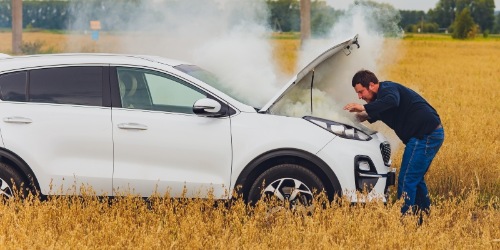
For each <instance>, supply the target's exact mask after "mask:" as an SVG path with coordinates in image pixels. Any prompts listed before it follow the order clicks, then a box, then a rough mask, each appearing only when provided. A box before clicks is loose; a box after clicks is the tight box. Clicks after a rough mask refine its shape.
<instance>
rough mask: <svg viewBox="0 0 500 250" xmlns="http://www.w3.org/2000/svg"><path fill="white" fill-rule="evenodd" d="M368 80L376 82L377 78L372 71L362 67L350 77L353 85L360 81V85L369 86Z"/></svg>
mask: <svg viewBox="0 0 500 250" xmlns="http://www.w3.org/2000/svg"><path fill="white" fill-rule="evenodd" d="M370 82H373V83H375V84H378V79H377V76H375V74H374V73H373V72H371V71H369V70H366V69H362V70H360V71H358V72H356V74H354V76H353V77H352V86H353V87H354V86H356V84H358V83H360V84H361V86H363V87H365V88H368V86H370Z"/></svg>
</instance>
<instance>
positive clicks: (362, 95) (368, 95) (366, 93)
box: [354, 83, 376, 103]
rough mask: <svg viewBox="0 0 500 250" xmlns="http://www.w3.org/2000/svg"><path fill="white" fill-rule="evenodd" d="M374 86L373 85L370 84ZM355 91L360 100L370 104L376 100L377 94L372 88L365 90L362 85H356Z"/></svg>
mask: <svg viewBox="0 0 500 250" xmlns="http://www.w3.org/2000/svg"><path fill="white" fill-rule="evenodd" d="M370 85H372V83H370ZM354 91H356V93H357V94H358V98H359V99H363V100H365V102H366V103H370V102H372V101H374V100H375V95H376V93H375V92H373V91H372V90H371V89H370V88H365V87H363V85H361V84H360V83H358V84H356V85H354Z"/></svg>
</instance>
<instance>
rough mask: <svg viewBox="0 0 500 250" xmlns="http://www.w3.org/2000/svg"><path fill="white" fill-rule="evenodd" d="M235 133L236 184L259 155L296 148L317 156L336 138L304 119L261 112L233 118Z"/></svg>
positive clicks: (232, 129) (234, 168)
mask: <svg viewBox="0 0 500 250" xmlns="http://www.w3.org/2000/svg"><path fill="white" fill-rule="evenodd" d="M231 131H232V143H233V155H234V157H233V158H234V163H233V173H232V176H231V180H233V181H232V185H234V181H235V180H236V179H237V178H238V175H239V173H241V171H242V170H243V169H244V168H245V167H246V166H247V165H248V164H249V163H250V162H252V161H253V160H254V159H256V158H257V157H258V156H259V155H262V154H264V153H266V152H269V151H273V150H279V149H296V150H301V151H305V152H308V153H310V154H313V155H315V154H316V153H317V152H318V151H320V150H321V148H323V147H324V146H325V145H326V144H327V143H328V142H329V141H331V140H333V138H334V137H335V135H334V134H332V133H329V132H328V131H326V130H324V129H321V128H319V127H317V126H316V125H314V124H312V123H310V122H308V121H306V120H304V119H298V118H294V117H286V116H274V115H268V114H259V113H241V114H239V115H237V116H233V117H232V118H231Z"/></svg>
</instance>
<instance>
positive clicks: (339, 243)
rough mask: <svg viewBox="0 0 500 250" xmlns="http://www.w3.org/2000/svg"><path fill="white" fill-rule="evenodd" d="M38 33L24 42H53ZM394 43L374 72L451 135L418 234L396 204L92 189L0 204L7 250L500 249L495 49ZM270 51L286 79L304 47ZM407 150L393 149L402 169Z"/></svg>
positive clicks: (1, 37) (282, 45) (282, 44)
mask: <svg viewBox="0 0 500 250" xmlns="http://www.w3.org/2000/svg"><path fill="white" fill-rule="evenodd" d="M9 35H10V34H8V33H7V34H6V33H0V52H9V50H10V47H9V46H10V43H9V42H6V41H5V37H7V36H9ZM32 35H33V36H32V37H31V36H29V35H28V34H26V36H25V37H26V38H29V39H32V41H35V40H37V39H38V40H41V39H42V40H43V39H45V38H43V37H45V36H47V35H43V36H40V37H39V36H37V35H36V34H32ZM48 36H49V37H50V39H54V40H45V41H46V44H47V46H54V47H56V46H57V43H58V42H60V41H62V40H63V39H66V38H64V36H63V35H56V34H49V35H48ZM8 39H10V37H9V38H8ZM85 39H87V38H85ZM52 41H55V42H54V45H52V44H53V42H52ZM87 42H88V41H83V42H82V43H84V44H87ZM394 42H395V41H393V40H392V41H391V40H389V41H387V46H388V47H390V48H393V43H394ZM399 43H400V44H399V46H397V48H398V50H397V51H396V52H397V54H398V56H397V57H395V58H394V57H391V60H393V61H391V62H390V63H386V64H384V65H387V66H385V68H383V70H382V71H381V72H377V73H378V75H379V76H381V77H380V78H382V79H388V80H393V81H396V82H400V83H403V84H404V85H407V86H409V87H411V88H413V89H415V90H417V91H418V92H420V93H421V94H422V95H423V96H424V97H425V98H426V99H427V100H428V101H429V102H430V103H431V104H432V105H433V106H434V107H435V108H436V109H437V110H438V112H439V114H440V116H441V119H442V122H443V125H444V127H445V133H446V139H445V142H444V145H443V147H442V148H441V150H440V152H439V153H438V155H437V156H436V158H435V160H434V162H433V164H432V166H431V169H430V172H429V173H428V174H427V177H426V179H427V182H428V185H429V189H430V192H431V195H432V198H433V202H434V203H433V208H432V209H433V211H432V215H431V216H430V217H429V218H426V220H425V223H424V224H423V225H422V226H420V227H418V226H416V218H413V217H406V218H401V217H400V213H399V209H400V205H401V204H400V203H399V202H394V203H393V202H389V203H388V204H387V205H384V204H381V203H369V204H366V205H355V206H350V205H346V204H345V203H342V202H340V204H344V205H339V203H333V204H331V206H328V207H326V208H321V209H320V208H319V207H318V206H317V207H316V208H315V211H314V213H312V214H311V215H306V214H304V213H301V212H294V211H291V210H287V209H282V210H277V211H274V212H269V211H268V209H267V208H266V206H265V205H264V204H260V205H258V206H256V207H255V208H251V207H247V206H245V205H244V204H243V203H242V202H241V201H236V202H234V203H232V204H231V205H230V206H228V205H226V204H220V203H219V202H217V201H214V200H211V199H208V200H196V199H195V200H184V199H179V200H173V199H160V198H159V197H151V198H150V200H149V201H144V200H143V199H140V198H137V197H134V196H130V195H129V196H125V197H121V198H116V199H113V200H110V199H107V198H100V199H99V198H97V197H95V196H92V192H91V191H87V194H88V195H85V196H83V197H74V196H62V197H52V198H49V199H48V200H46V201H43V202H41V201H39V200H38V199H28V200H25V201H19V200H8V201H6V202H3V203H2V202H0V228H2V232H0V246H1V247H0V248H5V249H12V248H14V249H18V248H39V249H45V248H52V249H54V248H120V249H121V248H131V247H137V248H153V249H155V248H156V249H159V248H162V249H163V248H175V249H193V248H195V249H199V248H208V249H213V248H216V249H220V248H225V249H234V248H239V249H250V248H252V249H254V248H257V249H259V248H286V249H302V248H305V249H330V248H335V249H336V248H348V249H351V248H375V249H382V248H384V249H385V248H396V249H401V248H423V249H448V248H458V249H499V248H500V208H499V204H500V201H499V196H500V164H499V162H500V161H499V160H498V157H499V156H500V149H499V144H500V131H499V129H498V127H499V122H498V121H499V118H500V116H499V108H500V105H499V104H500V101H499V99H498V98H499V91H498V86H497V83H498V82H500V57H499V56H498V55H500V42H499V41H498V40H480V41H452V40H450V39H447V38H431V39H428V38H426V37H415V38H413V39H405V40H402V41H399ZM5 44H7V45H5ZM89 44H90V45H85V46H89V47H88V48H89V49H88V51H92V49H93V47H92V44H91V43H89ZM273 44H274V46H275V57H276V61H277V63H278V64H279V65H280V68H281V69H282V71H284V72H285V73H291V72H293V70H294V69H295V61H296V58H297V50H298V48H299V42H298V40H295V39H276V40H273ZM57 48H59V47H57ZM60 49H61V50H65V48H63V47H61V48H60ZM346 84H348V83H346ZM353 94H354V92H353ZM402 149H403V148H402V147H400V148H399V150H398V151H397V152H395V157H394V160H393V162H394V166H395V167H397V168H399V164H400V160H401V154H402ZM392 196H394V193H392ZM392 200H394V199H392ZM214 204H218V205H214Z"/></svg>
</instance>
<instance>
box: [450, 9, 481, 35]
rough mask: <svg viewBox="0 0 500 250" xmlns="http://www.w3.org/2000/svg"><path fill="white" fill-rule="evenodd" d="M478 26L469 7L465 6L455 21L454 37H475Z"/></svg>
mask: <svg viewBox="0 0 500 250" xmlns="http://www.w3.org/2000/svg"><path fill="white" fill-rule="evenodd" d="M476 26H477V25H476V23H474V20H473V19H472V16H471V14H470V11H469V8H465V9H463V10H462V12H460V14H459V15H458V16H457V18H456V19H455V22H454V23H453V34H452V37H453V38H456V39H466V38H474V37H475V36H476V32H477V28H476Z"/></svg>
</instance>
